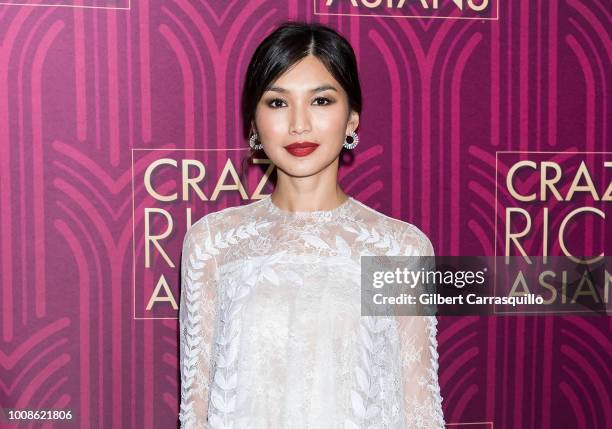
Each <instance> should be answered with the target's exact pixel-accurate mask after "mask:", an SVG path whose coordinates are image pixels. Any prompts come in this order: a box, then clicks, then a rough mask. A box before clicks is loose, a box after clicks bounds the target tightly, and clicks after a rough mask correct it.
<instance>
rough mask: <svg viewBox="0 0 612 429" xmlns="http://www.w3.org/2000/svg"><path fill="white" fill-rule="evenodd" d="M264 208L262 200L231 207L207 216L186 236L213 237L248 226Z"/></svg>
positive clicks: (190, 229)
mask: <svg viewBox="0 0 612 429" xmlns="http://www.w3.org/2000/svg"><path fill="white" fill-rule="evenodd" d="M261 208H262V200H261V199H259V200H255V201H252V202H250V203H248V204H242V205H239V206H230V207H225V208H223V209H220V210H217V211H213V212H210V213H207V214H205V215H204V216H202V217H201V218H199V219H198V220H197V221H195V222H194V223H193V224H192V225H191V226H190V227H189V228H188V229H187V232H186V234H185V237H187V236H196V235H197V236H200V237H201V236H211V235H213V236H214V235H215V234H218V233H223V232H224V231H229V230H232V229H236V228H239V227H240V226H246V225H248V223H249V222H250V221H253V220H256V219H258V218H259V217H260V216H259V215H258V213H259V212H260V209H261Z"/></svg>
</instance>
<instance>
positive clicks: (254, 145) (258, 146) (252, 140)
mask: <svg viewBox="0 0 612 429" xmlns="http://www.w3.org/2000/svg"><path fill="white" fill-rule="evenodd" d="M258 138H259V135H258V134H257V133H253V134H252V135H251V137H249V145H250V146H251V149H253V150H261V149H263V145H262V144H261V143H260V144H257V139H258Z"/></svg>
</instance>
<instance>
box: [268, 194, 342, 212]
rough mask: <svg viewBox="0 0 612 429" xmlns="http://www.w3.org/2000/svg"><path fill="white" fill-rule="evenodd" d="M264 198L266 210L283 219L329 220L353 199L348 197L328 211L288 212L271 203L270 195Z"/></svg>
mask: <svg viewBox="0 0 612 429" xmlns="http://www.w3.org/2000/svg"><path fill="white" fill-rule="evenodd" d="M266 198H267V206H268V210H269V211H270V212H271V213H275V214H278V215H282V216H285V217H300V218H302V217H323V218H331V217H334V216H337V215H339V214H341V213H343V212H344V211H345V210H346V209H347V207H348V206H349V204H350V202H351V200H353V197H351V196H350V195H349V196H348V197H347V199H346V200H344V201H343V202H342V203H341V204H340V205H339V206H337V207H334V208H333V209H329V210H310V211H288V210H285V209H281V208H280V207H278V206H277V205H276V204H274V202H273V201H272V195H271V194H269V195H268V196H267V197H266Z"/></svg>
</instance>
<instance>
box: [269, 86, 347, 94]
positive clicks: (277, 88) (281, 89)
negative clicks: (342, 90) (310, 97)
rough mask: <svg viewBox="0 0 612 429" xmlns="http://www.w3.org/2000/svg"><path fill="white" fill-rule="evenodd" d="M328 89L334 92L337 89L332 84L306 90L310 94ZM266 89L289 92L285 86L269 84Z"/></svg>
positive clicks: (283, 92)
mask: <svg viewBox="0 0 612 429" xmlns="http://www.w3.org/2000/svg"><path fill="white" fill-rule="evenodd" d="M328 89H331V90H333V91H336V92H337V91H338V90H337V89H336V87H334V86H333V85H320V86H317V87H316V88H312V89H311V90H310V91H308V92H310V93H311V94H314V93H315V92H321V91H326V90H328ZM266 91H274V92H280V93H282V94H285V93H287V92H289V91H287V90H286V89H285V88H281V87H280V86H271V87H269V88H268V89H266Z"/></svg>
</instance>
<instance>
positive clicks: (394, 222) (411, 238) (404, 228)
mask: <svg viewBox="0 0 612 429" xmlns="http://www.w3.org/2000/svg"><path fill="white" fill-rule="evenodd" d="M355 202H356V203H357V205H358V209H359V211H360V214H361V216H360V217H361V218H362V219H363V220H364V222H365V223H366V224H368V225H371V226H372V228H375V229H376V230H377V231H378V232H381V233H386V234H390V235H391V236H393V237H395V239H396V240H397V241H398V244H399V246H400V248H401V249H402V252H401V253H402V254H405V255H419V256H433V255H434V249H433V245H432V243H431V240H430V239H429V237H428V236H427V235H426V234H425V233H424V232H423V231H422V230H421V229H420V228H419V227H417V226H416V225H415V224H413V223H410V222H408V221H405V220H401V219H396V218H393V217H391V216H387V215H386V214H384V213H381V212H379V211H378V210H376V209H374V208H372V207H369V206H367V205H366V204H364V203H362V202H360V201H358V200H355Z"/></svg>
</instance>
